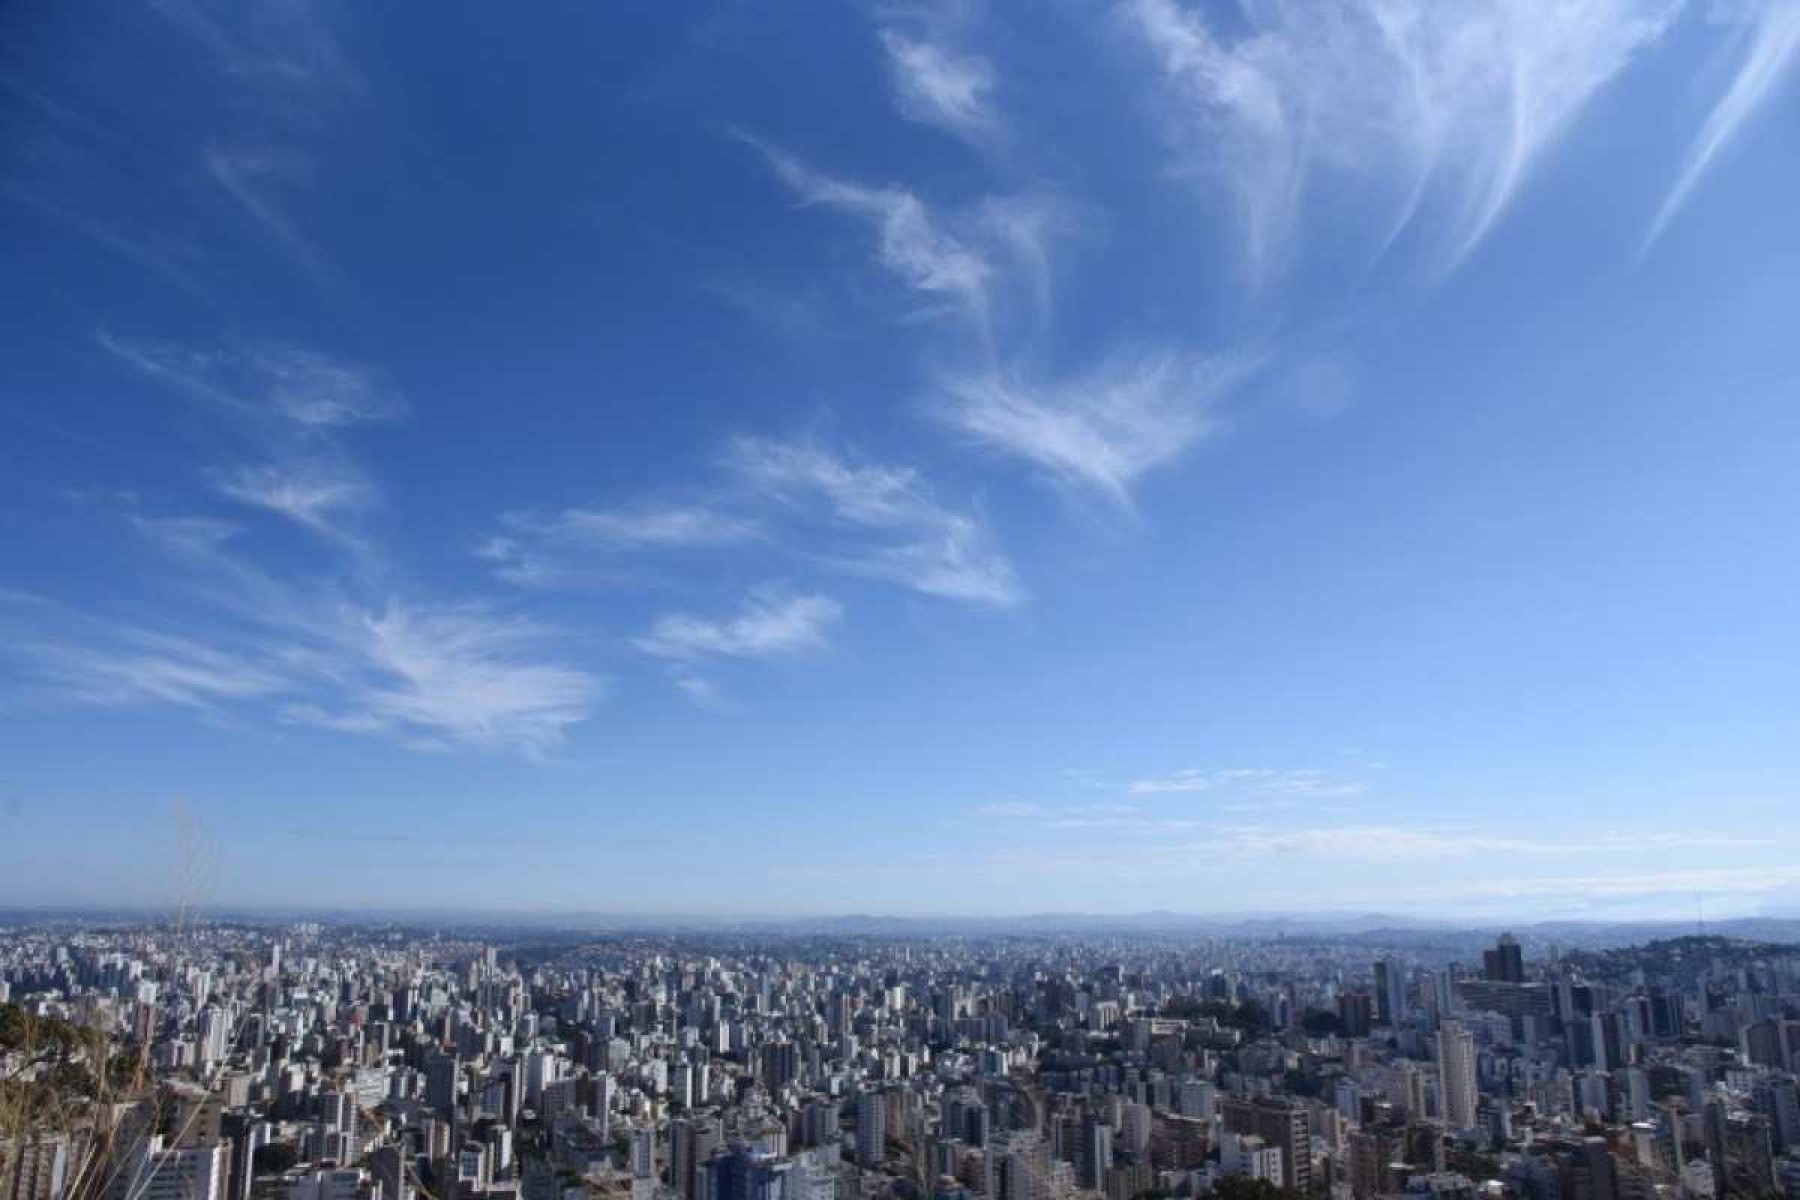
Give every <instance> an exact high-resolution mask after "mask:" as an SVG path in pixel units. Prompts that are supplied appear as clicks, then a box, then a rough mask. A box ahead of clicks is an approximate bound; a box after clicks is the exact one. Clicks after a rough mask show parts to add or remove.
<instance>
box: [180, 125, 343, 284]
mask: <svg viewBox="0 0 1800 1200" xmlns="http://www.w3.org/2000/svg"><path fill="white" fill-rule="evenodd" d="M205 165H206V172H207V174H208V176H210V177H211V179H212V181H213V182H214V183H216V184H218V185H219V187H220V188H222V189H224V191H225V193H226V195H228V196H230V197H231V198H232V199H233V200H234V201H236V202H237V204H238V205H239V207H241V208H242V209H243V210H244V212H245V213H247V214H248V215H249V216H250V218H251V219H252V220H253V221H254V222H255V223H256V224H257V225H258V226H259V227H260V228H261V229H262V231H263V233H265V234H266V235H268V237H269V239H270V240H271V241H273V242H274V243H275V244H276V245H277V246H278V247H279V248H280V249H281V250H282V251H283V252H284V253H286V254H287V256H288V257H289V258H291V259H293V260H294V262H295V263H296V264H297V265H298V266H299V267H300V269H301V270H303V271H305V272H306V274H307V275H308V276H310V277H311V278H312V281H313V282H314V283H316V284H319V285H320V286H327V285H329V284H331V283H332V282H334V280H335V279H336V275H337V272H336V271H335V270H333V268H332V266H331V264H330V263H329V262H328V261H327V260H326V258H325V256H324V254H323V253H321V252H320V250H319V249H318V247H317V246H315V245H313V243H312V241H311V240H310V239H309V238H307V237H306V235H305V234H303V233H301V232H300V230H299V228H298V227H297V226H296V225H295V224H294V222H293V220H292V219H291V218H290V217H289V216H288V215H287V214H286V213H285V212H284V211H282V209H281V208H280V206H279V205H277V203H276V202H275V200H274V198H273V197H272V196H271V195H270V194H269V193H270V184H271V182H272V181H275V180H280V179H284V178H293V177H295V176H297V175H299V174H302V173H303V171H304V166H305V164H304V162H303V160H301V159H300V158H298V157H296V156H294V155H292V154H283V153H278V152H275V151H272V150H268V149H249V150H244V149H240V150H233V151H225V150H221V149H218V148H216V147H215V148H213V149H210V150H208V151H207V152H206V156H205Z"/></svg>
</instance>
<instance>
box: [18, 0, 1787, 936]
mask: <svg viewBox="0 0 1800 1200" xmlns="http://www.w3.org/2000/svg"><path fill="white" fill-rule="evenodd" d="M1328 10H1329V12H1330V13H1331V14H1335V19H1326V17H1327V13H1328ZM101 14H103V16H102V15H101ZM1797 48H1800V5H1796V4H1795V3H1793V2H1792V0H1744V2H1743V3H1738V4H1729V5H1707V4H1701V3H1677V2H1672V0H1586V2H1584V3H1577V4H1571V5H1564V6H1551V5H1538V4H1516V5H1515V4H1505V3H1491V4H1490V3H1472V4H1468V5H1456V6H1443V5H1432V4H1426V3H1419V4H1409V3H1399V4H1380V5H1378V4H1374V3H1363V2H1362V0H1357V2H1355V3H1351V4H1348V5H1341V6H1335V5H1334V6H1321V5H1313V4H1304V3H1300V4H1293V5H1272V6H1258V5H1246V6H1245V7H1244V8H1243V9H1242V10H1226V9H1224V8H1214V7H1212V6H1206V7H1201V6H1193V5H1183V4H1179V3H1176V2H1175V0H1139V2H1136V3H1130V4H1122V5H1117V6H1089V5H1081V4H1072V5H1062V6H1053V7H1052V8H1050V9H1047V10H1045V11H1043V12H1036V11H1033V12H1031V13H1029V14H1027V13H1026V12H1024V11H1022V10H1020V9H1017V8H1009V7H1007V6H1001V5H984V4H979V3H973V2H970V3H948V2H947V3H943V4H921V5H918V6H910V5H886V4H880V5H875V4H871V5H850V6H843V7H831V8H829V9H825V10H823V11H809V12H806V13H804V14H802V13H800V12H798V11H795V12H786V13H784V12H779V11H776V12H759V11H753V10H750V9H748V8H743V7H738V6H732V5H719V6H715V7H709V8H707V9H706V10H704V12H702V13H698V14H687V13H681V12H676V11H672V10H671V8H670V6H655V8H654V10H653V11H637V12H633V11H620V10H615V9H610V8H609V9H601V8H597V7H596V8H592V9H583V8H573V7H572V8H569V9H554V10H553V9H536V10H532V9H528V10H526V11H521V12H509V13H507V14H505V18H504V20H503V21H502V20H500V19H499V18H498V16H497V15H494V14H487V15H481V14H475V13H460V14H450V13H434V14H433V19H432V20H431V21H429V22H425V21H422V20H421V19H420V17H419V14H418V12H417V10H410V11H409V10H408V9H407V8H405V7H403V6H395V7H391V8H388V7H383V8H366V7H362V8H359V7H353V6H348V5H345V6H339V5H331V4H321V5H309V4H302V3H292V2H286V0H253V2H251V3H248V4H245V5H222V4H210V3H206V2H204V0H158V2H157V3H147V4H142V5H137V4H121V5H107V6H103V7H100V6H94V7H88V6H83V5H80V4H75V5H64V6H48V5H38V6H27V7H25V8H21V9H17V10H14V11H11V12H9V13H7V14H6V16H5V18H4V20H3V21H0V50H4V52H5V53H4V55H0V137H3V138H4V144H5V145H6V147H7V151H6V154H5V157H4V158H0V212H4V213H5V215H6V220H5V223H4V225H3V226H0V244H3V245H4V247H5V257H6V261H7V262H8V263H10V264H13V268H14V269H13V271H12V272H11V273H10V278H11V280H12V286H10V287H8V288H6V289H5V296H6V307H5V324H4V328H5V330H6V333H5V335H4V337H5V342H4V345H5V348H6V361H7V367H6V370H5V380H6V383H5V387H4V395H0V501H3V502H4V503H5V505H6V507H7V511H8V517H9V519H8V520H7V521H5V522H4V523H0V564H4V565H3V567H0V905H4V906H32V905H58V906H70V907H91V906H105V905H124V906H138V907H151V908H155V907H168V906H169V905H170V904H172V903H175V902H178V901H185V900H189V899H193V900H196V901H201V902H203V903H204V904H206V905H210V906H217V907H223V908H231V907H234V906H235V907H240V908H243V907H257V906H266V907H271V908H305V907H309V906H311V907H316V908H319V909H331V910H342V909H355V908H359V907H385V908H394V909H408V908H458V909H467V910H470V911H496V912H510V911H526V910H531V911H581V912H625V913H629V912H662V913H669V912H679V913H694V914H704V915H720V914H733V913H767V914H783V915H787V914H792V915H825V914H838V913H871V914H878V915H879V914H896V915H910V916H952V915H956V916H962V915H984V914H986V915H997V916H1004V915H1021V914H1035V913H1046V912H1059V913H1094V914H1132V913H1145V912H1153V911H1159V910H1163V911H1170V912H1178V913H1189V914H1209V915H1210V914H1218V915H1229V914H1234V913H1271V912H1304V913H1334V912H1339V913H1346V912H1393V913H1398V914H1404V915H1409V916H1413V915H1423V916H1428V917H1434V918H1435V917H1442V918H1444V919H1447V920H1461V919H1469V920H1477V919H1478V920H1494V921H1500V920H1506V921H1529V920H1536V919H1565V918H1566V919H1592V920H1596V921H1613V920H1640V919H1659V920H1667V921H1678V922H1684V923H1685V922H1689V921H1691V920H1692V919H1693V918H1694V917H1695V914H1696V912H1697V911H1700V912H1703V913H1704V915H1705V916H1706V917H1707V918H1709V919H1721V920H1722V919H1727V918H1732V917H1741V916H1755V915H1761V914H1786V915H1792V914H1794V913H1796V912H1800V866H1796V865H1795V864H1796V862H1800V856H1797V855H1796V850H1797V849H1800V830H1797V829H1796V824H1795V822H1794V820H1793V818H1792V815H1791V814H1792V811H1793V809H1794V806H1795V802H1796V796H1797V795H1800V754H1797V753H1796V748H1797V747H1800V719H1797V717H1796V714H1797V713H1800V708H1797V707H1796V705H1795V703H1794V700H1795V697H1796V695H1797V694H1800V645H1797V644H1796V640H1795V633H1794V627H1793V617H1792V612H1793V607H1794V599H1795V597H1796V595H1800V586H1797V585H1800V562H1797V561H1796V559H1795V556H1794V554H1793V553H1792V548H1793V542H1794V538H1793V534H1794V532H1795V514H1796V513H1800V474H1797V473H1796V472H1795V471H1794V470H1793V468H1792V461H1793V453H1792V449H1793V447H1794V446H1795V445H1796V444H1800V406H1797V405H1796V404H1795V403H1794V401H1795V398H1796V396H1797V395H1800V363H1797V362H1796V358H1795V352H1794V340H1795V339H1794V337H1793V332H1792V331H1793V326H1794V320H1793V314H1794V313H1795V312H1796V311H1800V303H1797V302H1800V295H1797V294H1796V286H1795V282H1794V281H1795V280H1796V279H1800V270H1797V269H1796V268H1797V267H1800V229H1797V228H1796V226H1795V222H1794V221H1793V219H1792V209H1793V203H1792V197H1793V196H1794V195H1796V194H1800V157H1797V156H1795V155H1793V154H1791V153H1788V152H1787V151H1788V150H1789V148H1791V147H1792V146H1793V145H1795V144H1796V142H1797V139H1800V109H1797V108H1796V106H1795V104H1794V103H1793V100H1794V91H1793V80H1792V74H1793V63H1794V60H1795V56H1796V49H1797Z"/></svg>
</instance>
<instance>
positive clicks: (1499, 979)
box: [1481, 933, 1525, 983]
mask: <svg viewBox="0 0 1800 1200" xmlns="http://www.w3.org/2000/svg"><path fill="white" fill-rule="evenodd" d="M1481 965H1482V969H1483V972H1484V973H1485V974H1486V975H1487V977H1488V979H1489V980H1490V981H1492V982H1494V983H1524V982H1525V954H1524V952H1523V951H1522V950H1520V949H1519V943H1518V942H1517V941H1516V940H1515V939H1514V938H1513V935H1512V934H1510V933H1503V934H1501V935H1500V940H1499V941H1498V942H1496V943H1495V944H1494V948H1493V949H1492V950H1483V951H1482V952H1481Z"/></svg>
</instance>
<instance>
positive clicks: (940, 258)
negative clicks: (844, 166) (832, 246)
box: [737, 133, 994, 321]
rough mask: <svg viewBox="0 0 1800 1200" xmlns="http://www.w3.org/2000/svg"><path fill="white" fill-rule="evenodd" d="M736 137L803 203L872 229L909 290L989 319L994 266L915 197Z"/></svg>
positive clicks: (888, 265)
mask: <svg viewBox="0 0 1800 1200" xmlns="http://www.w3.org/2000/svg"><path fill="white" fill-rule="evenodd" d="M737 136H738V138H739V139H740V140H741V141H743V142H744V143H745V144H747V145H749V146H752V147H754V148H755V149H756V150H757V151H759V152H760V153H761V154H762V155H763V157H764V158H765V159H766V160H767V161H768V164H769V167H770V169H771V170H772V171H774V173H775V176H776V178H778V179H780V180H781V181H782V182H783V183H784V184H786V185H787V186H788V187H789V188H790V189H792V191H793V192H794V194H795V195H796V196H798V197H799V198H800V200H801V202H802V203H805V204H817V205H821V206H824V207H827V208H833V209H837V210H838V211H840V212H843V213H845V214H847V215H850V216H853V217H856V218H858V219H859V220H861V221H863V222H864V223H865V224H867V225H868V226H869V227H870V229H871V230H872V231H873V232H874V234H875V239H876V241H875V251H876V261H877V262H878V263H879V264H880V265H881V266H882V267H883V268H884V269H885V270H886V271H888V272H889V273H890V274H891V275H893V276H894V277H895V278H896V279H897V280H899V281H900V282H901V283H902V284H903V285H905V286H906V287H907V288H908V289H909V290H911V291H915V292H919V293H921V294H923V295H925V296H928V297H931V298H933V299H935V300H938V301H941V302H947V303H950V304H952V305H953V306H954V307H955V308H956V309H958V310H959V311H961V312H962V313H964V314H965V315H967V316H971V317H973V318H974V319H976V320H977V321H985V320H986V319H987V310H988V285H989V281H990V280H991V278H992V276H993V272H994V268H993V266H992V265H991V264H990V263H989V262H988V260H987V257H986V256H985V255H984V254H983V253H982V251H981V249H980V248H979V247H978V246H976V245H974V244H972V243H971V242H970V241H969V240H968V239H967V238H966V237H964V236H962V235H960V234H959V233H957V232H955V231H953V230H951V229H950V228H948V226H947V223H946V222H944V221H943V220H942V219H940V218H939V217H938V216H937V215H936V214H935V213H933V212H932V210H931V209H930V208H929V207H928V206H927V205H926V204H925V202H924V201H923V200H921V199H920V198H919V197H918V196H917V195H915V194H914V193H913V192H911V191H909V190H907V189H905V188H901V187H870V186H866V185H863V184H858V183H851V182H849V181H847V180H843V179H838V178H835V177H834V176H831V175H827V174H825V173H824V172H822V171H815V170H813V169H812V168H811V167H808V166H807V165H806V164H804V163H803V162H801V161H800V159H798V158H797V157H795V156H794V155H792V154H789V153H787V152H786V151H784V150H780V149H778V148H776V147H775V146H772V145H770V144H768V143H767V142H764V141H762V140H761V139H759V138H755V137H751V136H750V135H749V134H745V133H739V134H738V135H737Z"/></svg>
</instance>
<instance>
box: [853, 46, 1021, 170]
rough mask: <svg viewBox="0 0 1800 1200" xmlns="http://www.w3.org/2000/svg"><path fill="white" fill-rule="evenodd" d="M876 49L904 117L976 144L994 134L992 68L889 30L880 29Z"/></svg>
mask: <svg viewBox="0 0 1800 1200" xmlns="http://www.w3.org/2000/svg"><path fill="white" fill-rule="evenodd" d="M881 45H882V48H883V49H884V50H885V51H886V52H887V63H888V77H889V79H890V80H891V81H892V83H893V86H894V105H895V107H896V108H898V109H899V110H900V112H901V114H902V115H903V116H905V117H907V118H908V119H909V120H913V121H917V122H919V123H920V124H924V125H934V126H936V127H937V128H939V129H942V130H943V131H944V132H946V133H948V134H950V135H951V136H953V137H958V138H961V139H962V140H964V141H966V142H971V143H974V144H976V145H980V144H983V143H986V142H989V141H991V140H993V138H994V137H995V136H996V135H997V134H998V133H999V130H1000V121H999V116H998V114H997V113H996V112H995V110H994V107H993V93H994V87H995V78H994V69H993V66H992V65H991V64H990V63H989V62H988V60H987V59H986V58H984V57H983V56H981V55H979V54H972V53H968V52H965V51H961V50H958V49H956V48H953V47H951V46H948V45H945V44H942V43H941V42H938V41H935V40H933V39H931V38H914V37H909V36H907V35H906V34H903V33H900V32H897V31H895V30H892V29H884V30H882V32H881Z"/></svg>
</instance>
